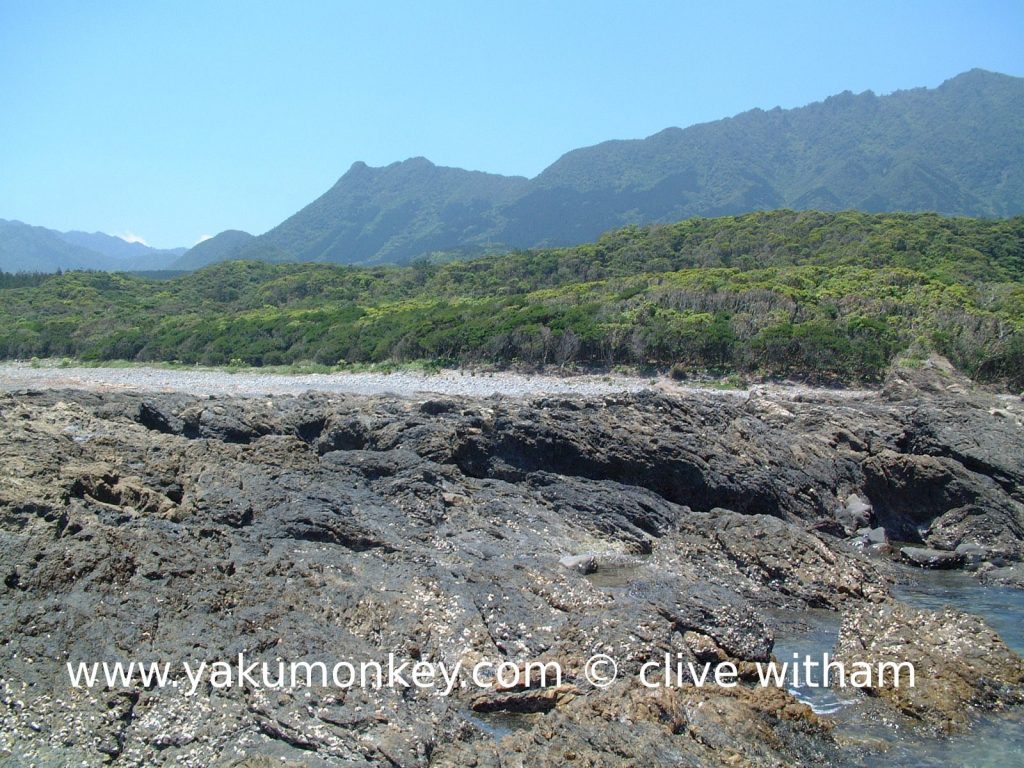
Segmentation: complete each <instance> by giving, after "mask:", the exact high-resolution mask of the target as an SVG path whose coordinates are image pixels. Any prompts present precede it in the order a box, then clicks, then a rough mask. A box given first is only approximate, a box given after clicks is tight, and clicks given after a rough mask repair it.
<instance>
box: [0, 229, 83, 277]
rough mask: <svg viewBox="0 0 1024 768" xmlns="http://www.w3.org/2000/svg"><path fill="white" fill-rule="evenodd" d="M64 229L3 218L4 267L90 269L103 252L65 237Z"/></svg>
mask: <svg viewBox="0 0 1024 768" xmlns="http://www.w3.org/2000/svg"><path fill="white" fill-rule="evenodd" d="M60 234H61V233H59V232H55V231H53V230H52V229H45V228H44V227H32V226H29V225H28V224H23V223H22V222H20V221H6V220H4V219H0V271H4V272H56V271H57V270H58V269H89V268H91V266H90V265H91V264H93V263H94V262H95V261H96V259H97V258H100V256H99V254H97V253H96V252H95V251H90V250H88V249H87V248H83V247H81V246H79V245H75V244H74V243H69V242H67V241H65V240H64V239H63V238H61V236H60Z"/></svg>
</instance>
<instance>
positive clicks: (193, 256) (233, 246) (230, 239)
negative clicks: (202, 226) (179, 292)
mask: <svg viewBox="0 0 1024 768" xmlns="http://www.w3.org/2000/svg"><path fill="white" fill-rule="evenodd" d="M251 240H253V236H252V235H250V234H249V233H248V232H242V231H241V230H239V229H228V230H225V231H224V232H221V233H220V234H219V235H215V236H214V237H211V238H209V239H208V240H203V241H202V242H201V243H198V244H197V245H194V246H193V247H192V248H189V249H188V250H187V251H185V253H184V255H182V256H181V257H180V258H178V259H175V260H174V262H173V263H172V264H171V267H170V268H171V269H198V268H199V267H202V266H205V265H207V264H213V263H214V262H215V261H227V260H228V259H230V258H233V257H234V255H235V254H236V253H238V251H239V250H240V249H241V248H242V246H244V245H246V244H247V243H249V242H250V241H251Z"/></svg>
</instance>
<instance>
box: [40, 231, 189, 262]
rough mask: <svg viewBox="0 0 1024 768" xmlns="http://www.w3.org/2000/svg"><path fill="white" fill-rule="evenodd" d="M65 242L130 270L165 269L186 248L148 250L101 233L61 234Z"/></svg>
mask: <svg viewBox="0 0 1024 768" xmlns="http://www.w3.org/2000/svg"><path fill="white" fill-rule="evenodd" d="M59 234H60V237H61V238H62V239H64V240H65V241H66V242H69V243H73V244H75V245H80V246H82V247H83V248H87V249H88V250H90V251H96V252H97V253H100V254H103V255H104V256H109V257H110V258H112V259H117V260H118V261H119V262H121V263H125V264H130V265H131V267H130V268H131V269H166V268H167V266H168V265H169V264H170V262H171V261H173V260H174V259H176V258H178V257H179V256H181V255H182V254H183V253H185V252H186V251H187V250H188V248H150V247H149V246H148V245H146V244H144V243H139V242H135V243H129V242H128V241H127V240H122V239H121V238H120V237H114V236H113V235H108V234H105V233H103V232H92V233H89V232H62V233H59Z"/></svg>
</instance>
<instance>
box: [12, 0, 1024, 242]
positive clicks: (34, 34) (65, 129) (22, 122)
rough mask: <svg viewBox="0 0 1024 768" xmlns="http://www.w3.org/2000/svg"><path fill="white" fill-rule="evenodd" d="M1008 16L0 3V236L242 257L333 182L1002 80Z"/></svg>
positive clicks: (980, 6)
mask: <svg viewBox="0 0 1024 768" xmlns="http://www.w3.org/2000/svg"><path fill="white" fill-rule="evenodd" d="M1022 40H1024V0H975V1H973V2H940V1H939V0H933V1H931V2H847V3H840V2H831V1H829V0H816V1H815V2H785V0H773V1H772V2H768V1H765V2H758V3H748V2H716V3H707V2H704V3H696V2H683V0H675V1H674V2H630V3H626V2H615V3H612V2H596V1H592V2H557V1H556V0H549V2H485V1H484V0H478V2H444V1H442V0H421V1H420V2H385V1H383V0H382V1H380V2H374V1H372V0H367V1H365V2H360V3H354V2H342V1H341V0H336V1H335V2H303V0H294V1H293V2H290V3H284V2H254V1H252V0H246V1H244V2H242V1H239V2H227V1H218V0H206V1H205V2H191V1H190V0H178V1H176V2H158V1H157V0H131V1H130V2H103V1H102V0H99V1H97V2H89V3H85V2H48V1H47V0H0V115H2V117H0V218H6V219H20V220H22V221H26V222H28V223H30V224H39V225H42V226H47V227H51V228H55V229H64V230H66V229H84V230H87V231H93V230H101V231H106V232H110V233H112V234H121V235H124V234H127V233H132V234H134V235H137V236H139V237H142V238H144V239H145V240H146V241H147V242H149V243H150V244H152V245H156V246H160V247H170V246H178V245H191V244H193V243H195V242H196V241H197V240H198V239H199V238H200V237H201V236H202V235H210V234H215V233H216V232H219V231H221V230H223V229H228V228H237V229H245V230H248V231H250V232H253V233H256V234H259V233H260V232H263V231H265V230H267V229H269V228H270V227H272V226H274V225H275V224H277V223H279V222H280V221H282V220H283V219H284V218H286V217H287V216H289V215H291V214H292V213H294V212H295V211H296V210H298V209H299V208H300V207H302V206H303V205H305V204H306V203H308V202H310V201H311V200H313V199H314V198H315V197H317V196H318V195H320V194H321V193H322V192H324V191H325V190H326V189H327V188H328V187H330V186H331V184H333V183H334V182H335V181H336V180H337V178H338V177H339V176H340V175H341V174H343V173H344V172H345V171H346V170H347V169H348V167H349V165H351V164H352V162H354V161H355V160H363V161H366V162H367V163H369V164H370V165H385V164H387V163H390V162H393V161H396V160H403V159H405V158H408V157H413V156H416V155H423V156H426V157H428V158H430V159H431V160H433V161H434V162H435V163H438V164H439V165H453V166H460V167H463V168H470V169H474V170H485V171H492V172H496V173H505V174H518V175H524V176H534V175H536V174H537V173H538V172H540V171H541V170H542V169H543V168H544V167H545V166H547V165H549V164H550V163H551V162H553V161H554V160H555V159H557V158H558V157H559V155H561V154H562V153H563V152H566V151H568V150H570V149H573V148H576V147H580V146H585V145H589V144H594V143H597V142H599V141H603V140H605V139H611V138H638V137H644V136H648V135H650V134H652V133H654V132H656V131H658V130H660V129H662V128H665V127H668V126H671V125H678V126H687V125H690V124H692V123H696V122H704V121H707V120H714V119H718V118H721V117H726V116H729V115H732V114H735V113H737V112H741V111H743V110H746V109H750V108H752V107H762V108H765V109H770V108H772V107H774V106H782V107H795V106H800V105H803V104H806V103H808V102H811V101H817V100H820V99H822V98H825V97H826V96H828V95H830V94H833V93H838V92H840V91H843V90H852V91H855V92H859V91H863V90H868V89H871V90H873V91H875V92H876V93H890V92H892V91H894V90H898V89H902V88H911V87H917V86H928V87H934V86H936V85H938V84H939V83H941V82H942V81H943V80H946V79H948V78H950V77H952V76H954V75H956V74H958V73H960V72H962V71H965V70H967V69H971V68H973V67H982V68H985V69H990V70H994V71H999V72H1004V73H1007V74H1011V75H1018V76H1022V75H1024V44H1022V42H1021V41H1022Z"/></svg>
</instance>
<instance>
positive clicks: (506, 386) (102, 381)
mask: <svg viewBox="0 0 1024 768" xmlns="http://www.w3.org/2000/svg"><path fill="white" fill-rule="evenodd" d="M26 389H29V390H31V389H80V390H86V391H92V392H165V393H170V392H178V393H184V394H192V395H200V396H207V395H219V396H233V397H266V396H274V395H301V394H302V393H304V392H325V393H328V394H347V395H369V396H372V395H387V396H392V397H403V398H415V397H422V396H424V395H445V396H449V397H468V398H483V397H493V396H497V397H504V398H511V399H520V398H528V397H543V396H547V395H554V396H558V395H566V396H572V395H577V396H581V397H595V396H596V397H600V396H603V395H611V394H621V393H630V392H641V391H645V390H648V391H657V392H662V393H665V394H670V395H677V396H681V397H687V396H705V397H721V398H729V399H733V398H749V397H771V398H776V399H782V400H791V399H815V400H817V399H821V400H829V401H834V400H863V399H869V398H873V397H876V396H877V394H878V392H877V390H871V389H853V388H848V389H831V388H821V387H813V386H808V385H804V384H797V383H791V382H787V383H776V382H762V383H756V384H752V385H750V386H749V387H747V388H737V389H723V388H719V387H715V386H711V385H707V386H701V385H693V384H683V383H680V382H677V381H674V380H673V379H671V378H668V377H666V376H661V377H658V378H650V377H647V378H645V377H640V376H627V375H623V374H618V373H608V374H569V375H565V376H554V375H551V374H527V373H515V372H510V371H474V370H471V369H467V370H444V371H440V372H438V373H423V372H420V371H395V372H392V373H308V374H288V373H260V372H256V371H245V372H238V373H230V372H227V371H218V370H212V369H203V368H197V369H179V368H149V367H145V366H131V367H122V368H102V367H96V368H94V367H58V366H33V365H32V364H30V363H24V362H7V363H0V392H17V391H20V390H26Z"/></svg>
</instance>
